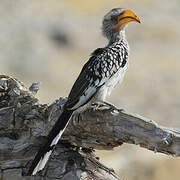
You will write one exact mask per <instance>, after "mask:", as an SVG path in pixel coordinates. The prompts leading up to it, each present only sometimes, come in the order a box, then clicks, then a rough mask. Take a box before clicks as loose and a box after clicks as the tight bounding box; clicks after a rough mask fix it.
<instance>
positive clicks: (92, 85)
mask: <svg viewBox="0 0 180 180" xmlns="http://www.w3.org/2000/svg"><path fill="white" fill-rule="evenodd" d="M122 51H123V53H122ZM127 57H128V55H127V54H126V49H125V47H123V46H122V45H119V46H118V45H116V46H114V47H107V48H98V49H97V50H95V51H94V52H93V53H92V56H91V58H90V59H89V61H88V62H87V63H86V64H85V65H84V67H83V69H82V71H81V73H80V75H79V77H78V78H77V80H76V82H75V83H74V85H73V87H72V89H71V92H70V94H69V96H68V101H67V103H66V108H68V109H77V108H79V107H80V106H83V105H84V104H86V103H87V102H88V101H90V100H91V98H92V97H93V96H94V95H95V94H96V92H97V91H98V90H99V88H101V87H102V86H103V85H104V84H106V82H107V81H108V80H109V79H110V78H111V77H112V76H113V75H114V74H115V73H117V72H118V70H119V69H120V68H123V67H124V65H125V64H126V62H127V59H126V58H127Z"/></svg>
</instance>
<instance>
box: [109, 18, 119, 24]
mask: <svg viewBox="0 0 180 180" xmlns="http://www.w3.org/2000/svg"><path fill="white" fill-rule="evenodd" d="M111 20H112V21H113V23H114V24H117V23H118V16H111Z"/></svg>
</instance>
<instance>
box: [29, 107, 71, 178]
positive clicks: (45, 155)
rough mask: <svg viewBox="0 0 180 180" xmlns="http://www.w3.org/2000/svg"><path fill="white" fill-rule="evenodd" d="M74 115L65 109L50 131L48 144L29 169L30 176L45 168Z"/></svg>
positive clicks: (39, 152) (41, 149)
mask: <svg viewBox="0 0 180 180" xmlns="http://www.w3.org/2000/svg"><path fill="white" fill-rule="evenodd" d="M72 113H73V111H72V110H66V109H65V110H64V111H63V113H62V114H61V116H60V117H59V119H58V120H57V122H56V123H55V125H54V127H53V128H52V130H51V131H50V133H49V135H48V140H47V142H46V144H45V145H44V146H42V147H41V148H40V150H39V151H38V153H37V154H36V156H35V158H34V160H33V162H32V165H31V167H30V168H29V171H28V175H35V174H36V173H37V172H39V171H41V170H42V169H43V168H44V167H45V165H46V163H47V161H48V159H49V157H50V155H51V153H52V151H53V148H54V146H55V145H56V144H57V143H58V141H59V139H60V138H61V136H62V134H63V132H64V130H65V129H66V126H67V125H68V122H69V119H70V117H71V115H72Z"/></svg>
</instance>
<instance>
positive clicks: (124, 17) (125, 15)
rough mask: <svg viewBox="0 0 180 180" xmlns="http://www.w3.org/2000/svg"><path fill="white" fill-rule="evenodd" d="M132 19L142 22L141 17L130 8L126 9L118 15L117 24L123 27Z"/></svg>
mask: <svg viewBox="0 0 180 180" xmlns="http://www.w3.org/2000/svg"><path fill="white" fill-rule="evenodd" d="M131 21H135V22H138V23H141V21H140V19H139V17H138V16H136V14H135V13H134V12H133V11H131V10H130V9H125V10H124V11H123V12H122V13H121V14H120V15H119V17H118V23H117V26H118V27H121V26H122V25H124V24H127V23H129V22H131Z"/></svg>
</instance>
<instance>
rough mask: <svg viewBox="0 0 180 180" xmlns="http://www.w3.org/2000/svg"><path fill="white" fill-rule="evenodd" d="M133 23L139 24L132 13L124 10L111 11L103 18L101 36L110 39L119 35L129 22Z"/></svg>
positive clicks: (138, 20)
mask: <svg viewBox="0 0 180 180" xmlns="http://www.w3.org/2000/svg"><path fill="white" fill-rule="evenodd" d="M133 21H135V22H138V23H140V19H139V18H138V17H137V16H136V14H135V13H134V12H133V11H131V10H129V9H124V8H115V9H112V10H111V11H109V12H108V13H107V14H106V15H105V16H104V19H103V24H102V31H103V35H104V36H105V37H107V38H108V39H111V38H112V36H114V35H115V34H119V32H120V31H121V30H123V29H124V28H125V26H126V25H127V24H128V23H129V22H133Z"/></svg>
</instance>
